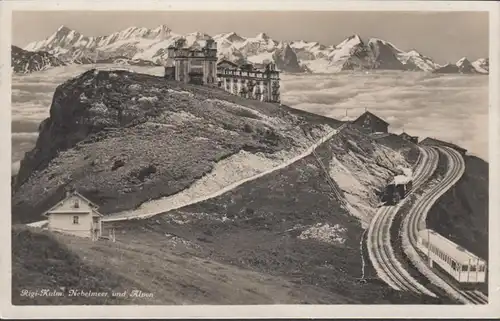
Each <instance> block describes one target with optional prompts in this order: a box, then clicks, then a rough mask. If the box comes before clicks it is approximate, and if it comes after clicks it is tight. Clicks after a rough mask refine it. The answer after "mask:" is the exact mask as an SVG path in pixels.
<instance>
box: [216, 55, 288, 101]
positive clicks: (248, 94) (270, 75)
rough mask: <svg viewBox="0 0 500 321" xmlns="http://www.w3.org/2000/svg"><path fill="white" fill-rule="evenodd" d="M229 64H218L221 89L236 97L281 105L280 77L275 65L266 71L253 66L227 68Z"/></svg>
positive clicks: (270, 65)
mask: <svg viewBox="0 0 500 321" xmlns="http://www.w3.org/2000/svg"><path fill="white" fill-rule="evenodd" d="M227 64H228V63H227V62H226V61H222V62H220V63H219V64H218V68H217V78H218V84H219V87H221V88H222V89H224V90H225V91H227V92H230V93H232V94H234V95H238V96H241V97H244V98H249V99H256V100H260V101H266V102H274V103H279V102H280V101H281V97H280V75H279V71H278V70H277V69H276V65H275V64H273V63H270V64H267V65H266V67H265V68H264V69H254V68H253V67H252V65H249V64H245V65H244V67H241V66H240V67H238V68H231V67H226V66H225V65H227Z"/></svg>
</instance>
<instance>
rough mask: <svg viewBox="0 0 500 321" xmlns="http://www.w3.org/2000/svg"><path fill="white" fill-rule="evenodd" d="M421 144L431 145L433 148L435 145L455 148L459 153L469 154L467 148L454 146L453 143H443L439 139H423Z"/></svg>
mask: <svg viewBox="0 0 500 321" xmlns="http://www.w3.org/2000/svg"><path fill="white" fill-rule="evenodd" d="M420 144H422V145H427V146H429V145H431V146H435V145H442V146H446V147H451V148H454V149H456V150H458V151H461V152H463V153H465V152H467V149H465V148H462V147H460V146H458V145H455V144H452V143H449V142H445V141H442V140H439V139H436V138H431V137H426V138H425V139H423V140H422V141H420Z"/></svg>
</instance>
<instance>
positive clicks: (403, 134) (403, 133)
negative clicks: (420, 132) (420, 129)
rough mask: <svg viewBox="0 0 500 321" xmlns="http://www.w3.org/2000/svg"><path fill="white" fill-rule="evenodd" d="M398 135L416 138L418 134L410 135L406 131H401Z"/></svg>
mask: <svg viewBox="0 0 500 321" xmlns="http://www.w3.org/2000/svg"><path fill="white" fill-rule="evenodd" d="M399 136H405V137H411V138H418V136H412V135H410V134H408V133H405V132H402V133H401V134H399Z"/></svg>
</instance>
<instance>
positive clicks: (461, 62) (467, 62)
mask: <svg viewBox="0 0 500 321" xmlns="http://www.w3.org/2000/svg"><path fill="white" fill-rule="evenodd" d="M464 64H470V62H469V59H467V57H462V58H460V59H459V60H458V61H457V63H456V65H457V66H462V65H464Z"/></svg>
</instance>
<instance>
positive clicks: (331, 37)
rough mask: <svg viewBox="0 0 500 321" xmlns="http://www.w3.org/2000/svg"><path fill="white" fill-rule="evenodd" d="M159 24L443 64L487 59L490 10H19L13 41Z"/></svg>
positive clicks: (21, 43) (177, 29)
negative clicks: (391, 50) (356, 40)
mask: <svg viewBox="0 0 500 321" xmlns="http://www.w3.org/2000/svg"><path fill="white" fill-rule="evenodd" d="M160 24H165V25H167V26H168V27H170V28H171V29H172V30H173V31H174V32H175V33H180V34H184V33H189V32H194V31H200V32H205V33H208V34H210V35H215V34H218V33H223V32H230V31H234V32H236V33H238V34H240V35H241V36H244V37H252V36H255V35H257V34H258V33H260V32H265V33H267V34H268V35H269V36H270V37H271V38H273V39H275V40H278V41H279V40H281V41H292V40H307V41H318V42H320V43H322V44H325V45H332V44H333V45H334V44H338V43H340V42H341V41H342V40H344V39H345V38H346V37H348V36H350V35H353V34H358V35H359V36H361V38H362V39H369V38H372V37H374V38H380V39H383V40H386V41H389V42H391V43H392V44H394V45H395V46H396V47H398V48H399V49H401V50H405V51H408V50H411V49H415V50H417V51H419V52H420V53H421V54H423V55H425V56H429V57H432V58H433V60H435V61H436V62H438V63H441V64H442V63H446V62H456V61H457V60H459V59H460V58H462V57H464V56H465V57H467V58H469V59H470V60H475V59H477V58H483V57H488V50H489V48H488V43H489V35H488V34H489V26H488V13H487V12H394V11H393V12H390V11H385V12H375V11H371V12H370V11H365V12H363V11H350V12H349V11H344V12H341V11H321V12H314V11H305V12H292V11H288V12H287V11H274V12H273V11H261V12H257V11H253V12H252V11H241V12H208V11H207V12H195V11H185V12H175V11H160V12H159V11H155V12H147V11H139V12H126V11H122V12H120V11H107V12H102V11H39V12H37V11H29V12H28V11H26V12H22V11H17V12H13V14H12V43H13V44H14V45H17V46H20V47H24V46H26V45H27V44H28V43H29V42H31V41H38V40H43V39H45V38H48V37H49V36H50V35H51V34H53V33H54V32H55V31H56V30H57V28H59V26H61V25H65V26H67V27H69V28H71V29H74V30H76V31H78V32H80V33H81V34H83V35H86V36H100V35H108V34H110V33H113V32H115V31H119V30H123V29H126V28H128V27H131V26H137V27H147V28H154V27H157V26H158V25H160Z"/></svg>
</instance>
